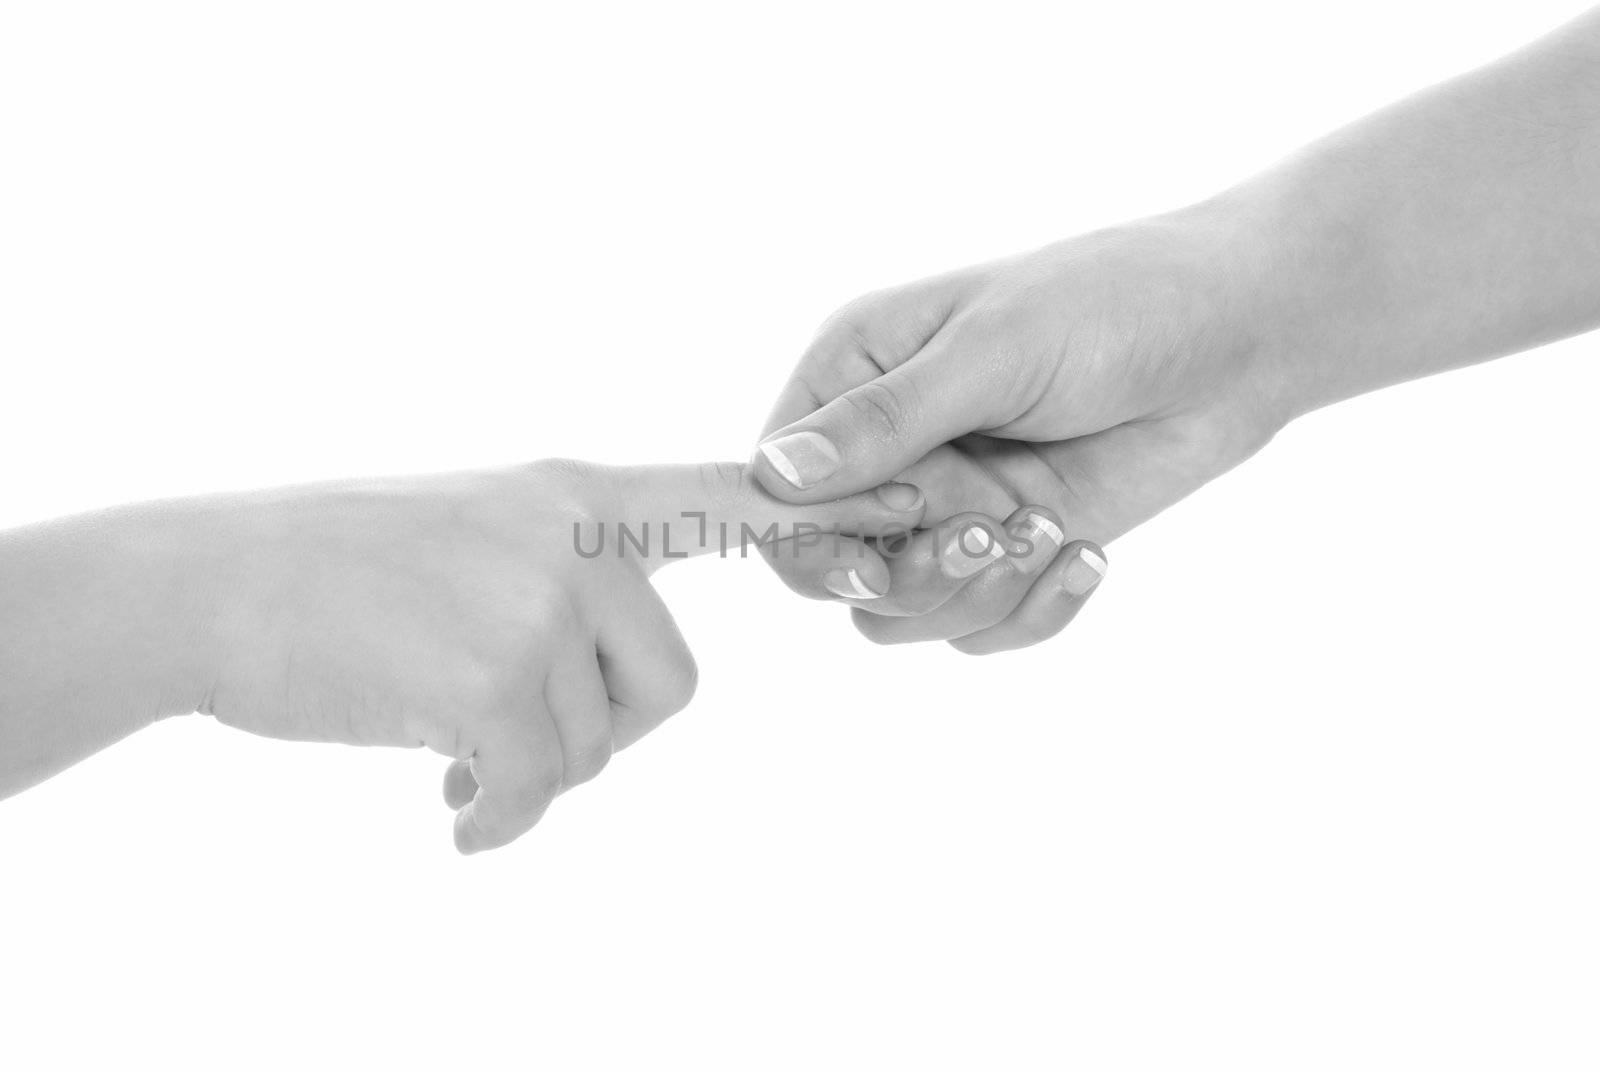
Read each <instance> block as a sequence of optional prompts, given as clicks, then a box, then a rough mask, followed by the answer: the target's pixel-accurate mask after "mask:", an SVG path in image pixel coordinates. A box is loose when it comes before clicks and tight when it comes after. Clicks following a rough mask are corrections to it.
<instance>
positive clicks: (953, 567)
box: [939, 522, 1006, 580]
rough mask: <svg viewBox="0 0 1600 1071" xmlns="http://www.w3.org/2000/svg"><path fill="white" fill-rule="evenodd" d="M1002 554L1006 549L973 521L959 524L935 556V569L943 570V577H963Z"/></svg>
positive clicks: (1003, 555)
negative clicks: (937, 561) (936, 566)
mask: <svg viewBox="0 0 1600 1071" xmlns="http://www.w3.org/2000/svg"><path fill="white" fill-rule="evenodd" d="M1005 556H1006V548H1005V547H1003V546H1001V545H1000V541H999V540H998V539H996V538H995V537H994V535H993V533H991V532H990V531H989V529H987V528H985V527H984V526H983V525H981V524H978V523H976V522H974V523H972V524H968V525H965V526H963V527H962V528H961V529H959V530H958V531H957V532H956V534H955V535H953V536H951V537H950V540H949V542H947V543H946V544H945V545H944V550H943V552H941V553H940V555H939V568H941V569H943V570H944V575H945V576H948V577H950V578H952V579H954V580H965V579H966V578H967V577H969V576H972V575H973V574H975V573H980V572H982V571H983V570H985V569H987V568H988V567H989V566H990V564H992V563H993V562H994V561H996V560H997V559H999V558H1004V557H1005Z"/></svg>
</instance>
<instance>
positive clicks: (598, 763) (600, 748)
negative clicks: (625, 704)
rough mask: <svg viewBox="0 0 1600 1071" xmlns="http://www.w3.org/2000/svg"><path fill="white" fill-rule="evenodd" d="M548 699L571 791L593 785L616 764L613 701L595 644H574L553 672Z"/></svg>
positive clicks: (577, 640) (581, 639)
mask: <svg viewBox="0 0 1600 1071" xmlns="http://www.w3.org/2000/svg"><path fill="white" fill-rule="evenodd" d="M545 699H546V701H547V702H548V703H549V706H550V716H551V718H552V719H553V720H554V722H555V726H556V733H557V734H558V735H559V736H560V737H561V756H562V760H563V762H564V765H565V772H564V773H563V775H562V783H563V785H564V786H565V787H566V788H571V787H573V786H574V785H581V784H583V783H584V782H585V781H588V780H590V779H591V778H593V777H594V776H595V775H596V774H598V773H599V772H600V771H601V770H603V769H605V767H606V763H608V762H610V761H611V749H612V740H611V720H612V714H611V697H610V696H609V695H608V694H607V693H606V682H605V678H604V677H603V676H602V675H601V673H600V663H599V661H598V660H597V658H596V656H595V650H594V643H593V642H592V641H591V640H590V639H588V638H587V637H579V638H575V639H574V641H573V643H572V644H571V645H570V646H569V647H568V649H567V650H566V651H565V652H563V653H562V655H561V656H560V658H558V659H557V661H556V663H555V665H553V666H552V667H551V668H550V677H549V679H548V680H547V681H546V682H545Z"/></svg>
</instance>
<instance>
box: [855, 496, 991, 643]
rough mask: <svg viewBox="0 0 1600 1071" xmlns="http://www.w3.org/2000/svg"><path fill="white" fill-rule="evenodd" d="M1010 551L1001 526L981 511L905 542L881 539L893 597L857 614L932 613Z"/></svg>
mask: <svg viewBox="0 0 1600 1071" xmlns="http://www.w3.org/2000/svg"><path fill="white" fill-rule="evenodd" d="M1006 547H1007V541H1006V539H1005V533H1004V532H1003V531H1002V530H1001V527H1000V524H999V522H998V521H995V520H994V519H993V518H991V517H986V516H984V515H983V514H980V513H961V514H957V515H956V516H954V517H952V518H950V519H949V520H948V521H946V522H944V523H943V524H940V525H938V526H936V527H933V528H925V529H922V530H921V531H918V532H916V533H914V534H913V535H912V536H911V537H910V538H909V539H906V540H904V541H903V542H901V541H882V542H880V544H879V549H880V553H882V554H883V555H884V557H885V560H886V561H887V562H888V563H889V593H888V595H886V596H884V597H883V598H881V599H874V600H872V601H870V602H862V603H860V604H859V605H858V611H860V613H865V614H871V615H883V616H887V617H908V616H914V615H919V614H925V613H928V612H929V611H931V610H934V609H936V608H937V607H939V606H942V605H943V604H944V603H945V602H946V601H947V600H948V599H950V598H951V597H952V596H954V595H955V594H956V593H957V592H958V591H960V590H961V589H962V588H964V587H966V586H967V584H969V583H971V582H973V581H974V578H976V577H980V576H982V575H983V574H984V573H985V572H986V571H987V570H989V569H990V568H991V567H995V563H997V562H999V561H1001V560H1002V559H1004V558H1005V555H1006ZM858 616H859V614H858Z"/></svg>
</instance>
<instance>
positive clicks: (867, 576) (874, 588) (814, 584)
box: [760, 534, 891, 603]
mask: <svg viewBox="0 0 1600 1071" xmlns="http://www.w3.org/2000/svg"><path fill="white" fill-rule="evenodd" d="M760 551H761V556H762V557H764V558H765V559H766V560H767V563H768V564H769V565H771V566H772V570H773V572H775V573H777V574H778V577H779V578H780V579H781V580H782V581H783V582H784V583H785V584H787V585H789V588H790V589H791V590H793V591H794V592H795V593H797V594H799V595H803V596H804V597H806V598H808V599H838V600H844V601H846V602H851V603H861V602H870V601H873V600H876V599H881V598H882V597H883V596H884V595H886V594H888V593H889V589H890V587H891V583H890V578H889V563H888V562H886V561H885V560H884V558H883V555H882V554H881V553H879V551H878V549H877V548H876V547H875V546H873V545H872V544H871V543H869V542H867V541H866V540H864V539H860V538H858V537H856V536H847V535H837V534H835V535H818V536H815V537H808V538H800V537H797V538H794V539H781V540H776V541H773V542H770V543H763V544H762V545H761V548H760Z"/></svg>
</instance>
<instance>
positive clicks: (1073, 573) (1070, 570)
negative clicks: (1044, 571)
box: [1061, 547, 1106, 595]
mask: <svg viewBox="0 0 1600 1071" xmlns="http://www.w3.org/2000/svg"><path fill="white" fill-rule="evenodd" d="M1105 575H1106V560H1105V559H1104V558H1102V557H1101V556H1100V555H1098V554H1096V553H1095V552H1094V551H1093V550H1090V549H1089V548H1088V547H1079V548H1078V549H1077V550H1076V551H1075V552H1074V553H1073V555H1072V560H1071V561H1070V562H1068V563H1067V568H1066V570H1065V571H1063V572H1062V574H1061V586H1062V588H1063V589H1065V590H1066V592H1067V594H1068V595H1087V594H1089V592H1091V591H1093V590H1094V587H1095V585H1096V584H1098V583H1100V579H1101V578H1102V577H1103V576H1105Z"/></svg>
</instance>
